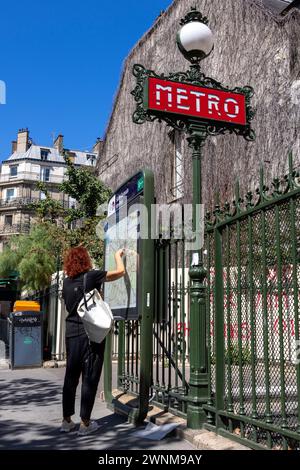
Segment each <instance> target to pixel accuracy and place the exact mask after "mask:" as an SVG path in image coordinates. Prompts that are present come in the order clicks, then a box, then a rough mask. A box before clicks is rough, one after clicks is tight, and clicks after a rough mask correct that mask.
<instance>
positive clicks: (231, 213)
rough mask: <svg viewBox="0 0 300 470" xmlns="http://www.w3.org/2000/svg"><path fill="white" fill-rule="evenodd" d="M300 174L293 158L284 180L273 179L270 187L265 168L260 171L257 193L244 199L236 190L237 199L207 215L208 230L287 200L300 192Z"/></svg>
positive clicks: (290, 160)
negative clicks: (291, 193) (294, 192)
mask: <svg viewBox="0 0 300 470" xmlns="http://www.w3.org/2000/svg"><path fill="white" fill-rule="evenodd" d="M299 176H300V174H299V172H298V171H296V170H295V169H294V168H293V158H292V155H291V154H290V156H289V173H288V174H286V175H284V177H282V178H277V177H276V178H273V180H272V181H271V184H270V185H266V184H265V181H264V171H263V168H261V170H260V185H259V187H258V188H256V190H255V191H248V192H247V193H246V195H245V197H244V198H242V197H240V194H239V190H238V189H237V190H236V196H235V199H234V200H233V201H232V202H226V203H225V204H224V206H223V207H220V205H219V204H217V205H216V206H215V208H214V210H211V211H209V212H207V213H206V216H205V222H206V228H207V229H208V230H209V229H212V228H214V227H215V226H216V225H217V224H220V223H224V222H225V223H226V222H229V221H230V220H231V219H232V218H233V217H235V216H237V215H238V216H240V217H245V216H246V215H247V214H249V213H252V212H253V211H260V210H261V209H262V208H263V207H265V205H266V203H269V204H272V203H276V202H277V201H280V200H282V198H285V197H286V195H287V194H289V193H290V192H293V191H299V190H300V185H299V183H297V180H298V178H299Z"/></svg>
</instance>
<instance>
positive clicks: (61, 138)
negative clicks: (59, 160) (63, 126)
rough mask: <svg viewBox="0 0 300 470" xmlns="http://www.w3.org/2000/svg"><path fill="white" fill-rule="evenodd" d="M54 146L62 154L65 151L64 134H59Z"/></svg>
mask: <svg viewBox="0 0 300 470" xmlns="http://www.w3.org/2000/svg"><path fill="white" fill-rule="evenodd" d="M53 147H54V148H55V149H57V150H58V152H59V154H60V155H62V154H63V151H64V136H63V135H62V134H59V135H58V136H57V137H56V139H55V141H54V143H53Z"/></svg>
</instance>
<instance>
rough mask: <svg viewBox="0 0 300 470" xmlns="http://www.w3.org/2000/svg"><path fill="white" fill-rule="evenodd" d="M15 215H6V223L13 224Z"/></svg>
mask: <svg viewBox="0 0 300 470" xmlns="http://www.w3.org/2000/svg"><path fill="white" fill-rule="evenodd" d="M12 222H13V216H12V215H5V217H4V225H10V226H12Z"/></svg>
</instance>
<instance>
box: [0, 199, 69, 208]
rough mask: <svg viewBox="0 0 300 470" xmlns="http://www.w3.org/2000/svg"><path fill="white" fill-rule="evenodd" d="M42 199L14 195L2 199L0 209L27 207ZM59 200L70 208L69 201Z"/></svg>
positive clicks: (65, 206)
mask: <svg viewBox="0 0 300 470" xmlns="http://www.w3.org/2000/svg"><path fill="white" fill-rule="evenodd" d="M41 200H42V199H40V198H38V197H12V198H9V199H0V209H3V208H4V209H5V208H9V209H12V208H25V206H28V205H29V204H33V203H36V202H39V201H41ZM59 202H60V203H61V204H62V206H63V208H64V209H68V208H69V202H68V201H59Z"/></svg>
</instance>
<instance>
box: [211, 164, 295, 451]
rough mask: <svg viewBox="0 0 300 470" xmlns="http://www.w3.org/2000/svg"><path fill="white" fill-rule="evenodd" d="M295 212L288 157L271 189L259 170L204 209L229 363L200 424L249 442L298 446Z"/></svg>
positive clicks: (258, 446)
mask: <svg viewBox="0 0 300 470" xmlns="http://www.w3.org/2000/svg"><path fill="white" fill-rule="evenodd" d="M299 211H300V185H299V174H298V172H296V171H295V170H294V169H293V162H292V157H291V156H289V173H288V174H287V175H285V176H284V177H283V178H280V179H279V178H274V179H273V181H272V184H271V187H270V188H269V187H267V186H266V184H265V181H264V172H263V170H261V172H260V185H259V188H258V189H257V190H256V191H255V193H253V192H248V193H247V194H246V197H245V198H241V197H240V195H239V191H238V190H236V197H235V201H234V202H233V204H229V203H225V204H224V206H223V207H222V208H221V207H220V206H217V207H216V209H215V210H214V211H213V212H211V213H209V214H208V215H207V230H206V237H207V238H209V237H212V236H214V237H215V240H218V236H219V237H220V238H221V240H219V241H218V243H217V244H216V250H217V253H216V254H215V265H214V269H215V278H216V282H215V296H214V302H213V305H212V304H211V302H210V303H209V304H208V305H209V308H210V309H213V308H215V309H216V312H217V311H218V310H219V311H222V310H223V312H222V313H223V315H224V323H223V328H224V331H226V334H225V335H224V337H223V338H222V337H221V338H220V335H219V334H218V328H215V331H214V341H215V342H216V344H218V343H217V342H218V341H220V342H223V347H224V348H225V347H226V350H225V367H226V369H227V370H226V373H225V374H224V376H225V383H224V384H223V385H220V384H222V380H220V379H219V381H218V379H217V381H216V392H215V398H214V400H212V402H213V404H212V405H211V404H210V403H209V404H206V405H204V406H203V408H204V410H205V411H206V413H207V416H208V417H210V420H207V424H205V427H206V428H209V429H215V430H216V431H217V432H218V433H219V434H220V435H226V436H227V437H231V438H232V440H237V441H239V442H242V443H244V444H246V445H248V446H249V447H252V448H255V449H283V450H286V449H299V448H300V432H299V430H300V429H299V396H300V381H299V377H300V374H299V372H300V371H299V364H293V357H292V353H293V348H294V341H297V340H299V333H300V331H299V276H300V272H299V250H300V247H299V240H300V235H299V233H300V225H299ZM220 247H221V255H220V254H218V250H220ZM224 274H226V276H225V277H224ZM222 285H223V288H224V293H226V295H225V299H224V303H223V302H222V300H221V299H220V298H219V296H218V292H220V291H221V287H222ZM221 296H222V294H221ZM222 313H221V315H222ZM218 315H220V313H219V314H217V315H216V317H217V316H218ZM225 319H226V320H225ZM245 321H246V323H245ZM216 322H217V319H216ZM235 322H237V325H235ZM248 322H249V324H248ZM221 323H222V322H220V325H219V327H221ZM245 325H248V326H247V328H245ZM211 343H212V344H213V342H211ZM235 347H236V348H237V349H235ZM220 350H221V351H222V349H221V346H220V348H218V347H217V348H216V359H215V361H216V364H217V377H218V364H219V368H221V369H222V362H223V357H224V354H223V355H221V353H220V352H219V351H220ZM211 354H212V351H210V355H211ZM220 364H221V366H220ZM222 393H223V396H224V400H223V403H222V399H218V396H220V397H222ZM212 416H213V421H214V423H213V425H212V424H211V421H212V419H211V417H212Z"/></svg>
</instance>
